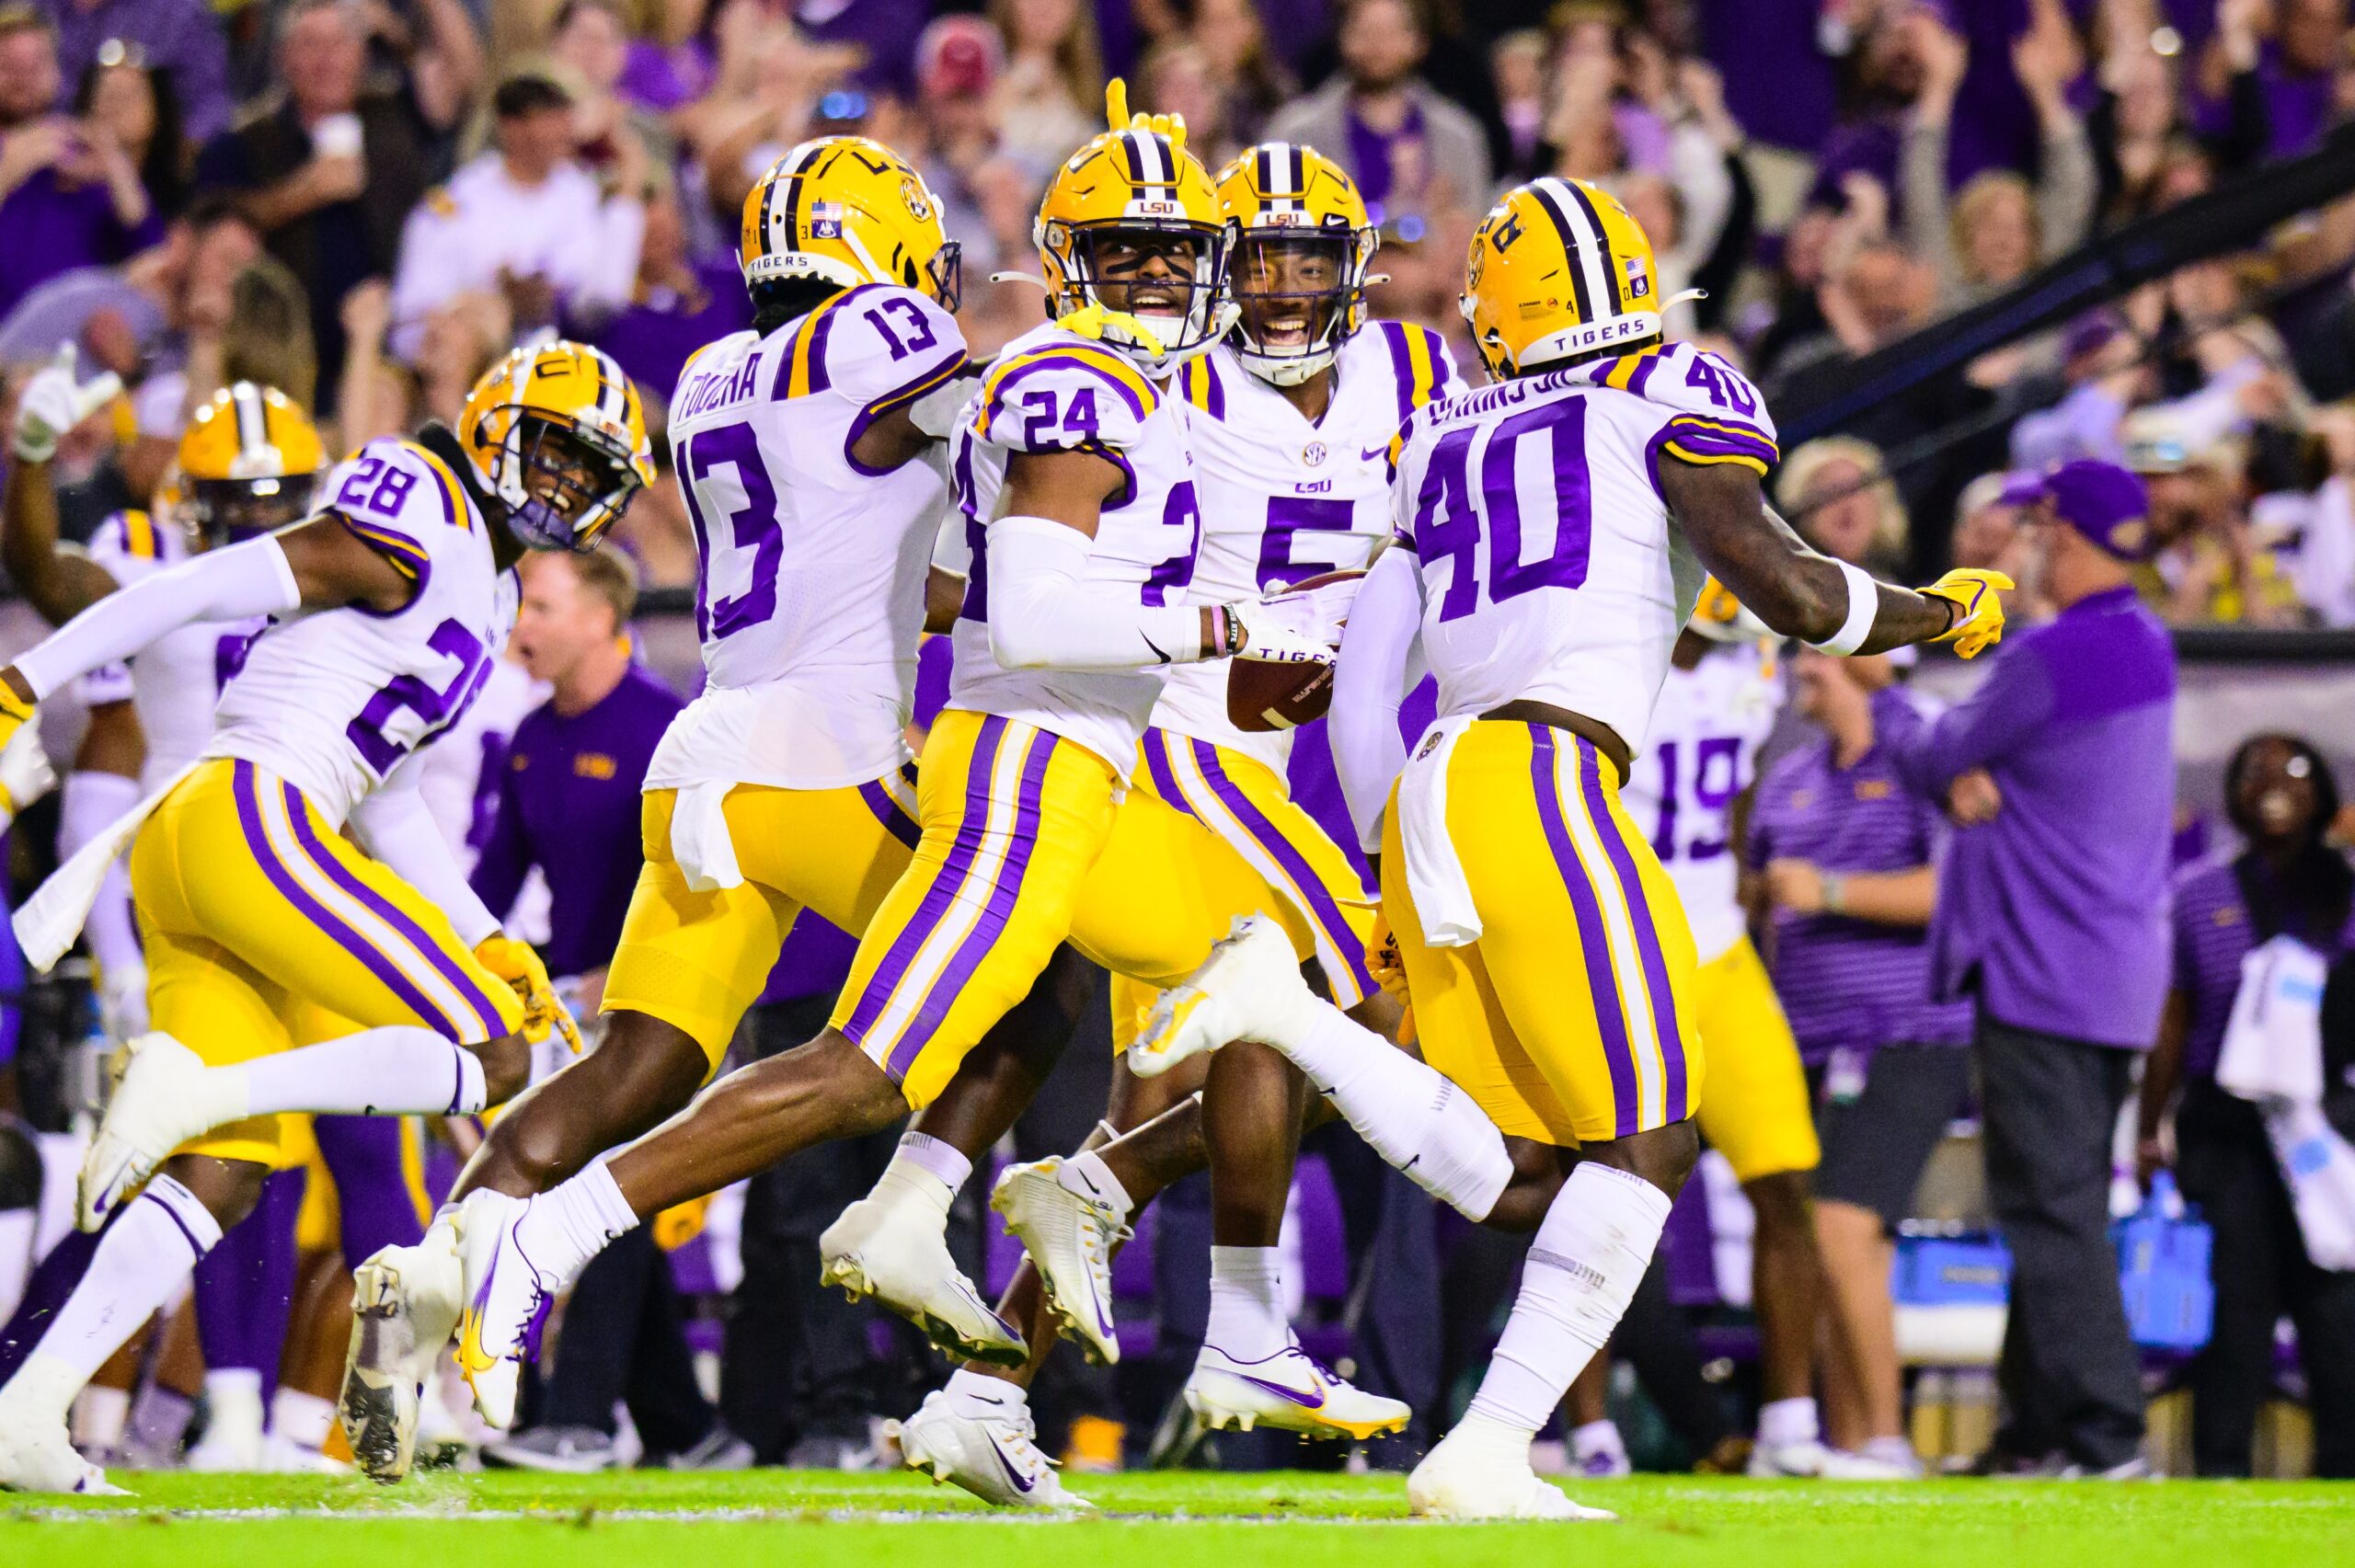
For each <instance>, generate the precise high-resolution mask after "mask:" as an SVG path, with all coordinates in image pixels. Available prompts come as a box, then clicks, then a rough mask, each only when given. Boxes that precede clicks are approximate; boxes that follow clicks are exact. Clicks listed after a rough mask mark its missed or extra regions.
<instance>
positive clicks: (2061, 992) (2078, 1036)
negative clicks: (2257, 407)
mask: <svg viewBox="0 0 2355 1568" xmlns="http://www.w3.org/2000/svg"><path fill="white" fill-rule="evenodd" d="M2020 499H2022V500H2023V501H2025V502H2028V503H2029V504H2032V506H2033V508H2034V510H2033V512H2032V516H2033V518H2034V521H2033V523H2032V525H2031V526H2032V527H2034V529H2035V530H2036V532H2037V535H2038V544H2039V553H2040V555H2041V556H2042V560H2043V570H2042V573H2041V576H2042V579H2043V583H2044V588H2045V590H2046V592H2047V593H2048V594H2050V595H2051V600H2052V602H2053V604H2054V605H2055V606H2056V607H2057V608H2058V611H2059V613H2057V614H2056V615H2055V616H2054V617H2053V618H2052V619H2051V621H2048V622H2046V623H2044V624H2041V625H2036V626H2029V627H2026V628H2023V629H2020V630H2017V631H2015V632H2014V633H2013V634H2012V635H2011V636H2010V638H2009V639H2008V640H2007V641H2005V644H2004V646H2003V647H2001V648H2000V649H1999V650H1997V652H1996V654H1995V656H1994V658H1993V659H1992V660H1991V664H1992V668H1991V669H1990V670H1988V672H1987V676H1986V679H1985V680H1984V681H1983V682H1982V684H1981V685H1980V687H1979V688H1978V690H1977V691H1975V692H1972V693H1971V695H1970V698H1969V699H1968V700H1967V701H1965V702H1963V703H1962V704H1960V705H1959V706H1957V707H1955V708H1953V709H1951V710H1950V711H1948V712H1947V713H1946V714H1945V715H1942V716H1940V717H1939V718H1938V719H1936V721H1934V722H1933V723H1931V724H1929V725H1926V726H1924V727H1922V729H1921V730H1920V731H1919V732H1917V733H1916V734H1914V735H1913V736H1910V737H1901V736H1891V737H1890V738H1888V739H1887V741H1886V742H1885V743H1886V744H1888V745H1889V747H1890V750H1891V751H1892V752H1893V753H1894V757H1893V760H1894V761H1895V762H1896V764H1897V768H1898V773H1899V774H1900V776H1901V777H1902V778H1903V779H1904V781H1905V783H1906V784H1907V785H1908V786H1909V787H1911V788H1912V789H1913V791H1914V792H1915V793H1917V794H1920V795H1926V796H1929V797H1930V798H1933V799H1942V800H1944V801H1946V803H1947V813H1948V815H1949V817H1950V818H1952V819H1953V820H1954V821H1955V822H1956V824H1957V825H1958V828H1959V831H1958V832H1957V833H1956V834H1955V836H1954V841H1953V844H1952V847H1951V848H1950V850H1949V851H1948V853H1947V858H1946V861H1945V863H1944V865H1943V866H1942V868H1941V871H1940V876H1939V881H1938V904H1937V910H1936V914H1935V915H1934V916H1933V917H1932V919H1931V922H1930V951H1931V957H1932V964H1933V970H1932V972H1933V977H1934V981H1935V985H1936V990H1935V992H1934V994H1936V995H1938V996H1940V997H1945V998H1954V997H1964V996H1968V997H1970V998H1971V999H1973V1000H1974V1001H1976V1003H1977V1028H1976V1045H1977V1053H1978V1058H1979V1067H1980V1080H1981V1094H1982V1101H1983V1112H1984V1119H1985V1126H1986V1137H1987V1186H1988V1194H1989V1196H1990V1198H1991V1199H1992V1200H1993V1206H1994V1208H1995V1213H1996V1218H1997V1220H1998V1222H1999V1223H2000V1224H2001V1226H2002V1228H2003V1231H2004V1237H2005V1241H2006V1242H2009V1243H2010V1245H2011V1249H2012V1257H2013V1276H2012V1289H2011V1310H2010V1317H2009V1321H2008V1322H2007V1325H2006V1328H2005V1340H2004V1355H2003V1358H2002V1361H2001V1362H2000V1364H1999V1366H1998V1368H1997V1374H1996V1375H1997V1380H1998V1383H1999V1385H2000V1387H2001V1389H2002V1391H2003V1394H2004V1398H2005V1404H2006V1406H2007V1411H2006V1419H2005V1423H2004V1425H2002V1426H2001V1427H2000V1428H1999V1429H1998V1430H1997V1432H1996V1434H1995V1440H1994V1446H1993V1448H1992V1449H1991V1450H1990V1452H1989V1453H1988V1454H1987V1455H1986V1456H1984V1459H1985V1461H1986V1463H1987V1464H1988V1466H1990V1467H1991V1468H1994V1469H2003V1470H2008V1469H2012V1468H2015V1467H2019V1466H2032V1467H2044V1466H2051V1467H2054V1468H2060V1469H2067V1468H2074V1469H2075V1470H2076V1471H2079V1472H2080V1473H2089V1474H2117V1475H2127V1474H2133V1473H2138V1470H2137V1467H2140V1466H2141V1465H2142V1463H2143V1461H2142V1457H2141V1448H2142V1425H2143V1424H2142V1372H2141V1368H2140V1365H2139V1363H2138V1362H2137V1361H2136V1359H2135V1354H2134V1345H2133V1342H2132V1340H2131V1339H2130V1338H2129V1337H2128V1334H2127V1328H2126V1314H2125V1310H2124V1306H2123V1304H2122V1302H2121V1301H2120V1299H2119V1291H2118V1258H2117V1254H2116V1253H2115V1251H2114V1250H2113V1249H2112V1247H2111V1246H2110V1242H2109V1174H2110V1166H2109V1144H2110V1135H2111V1131H2112V1129H2113V1128H2114V1127H2116V1125H2117V1121H2118V1113H2119V1106H2120V1105H2121V1104H2124V1101H2125V1095H2126V1088H2127V1083H2128V1081H2129V1079H2130V1078H2131V1075H2132V1070H2133V1065H2134V1058H2135V1055H2136V1054H2137V1053H2138V1052H2140V1051H2142V1050H2144V1049H2147V1048H2148V1047H2149V1045H2150V1043H2151V1040H2152V1038H2153V1037H2154V1035H2155V1034H2156V1032H2157V1028H2158V1022H2159V1013H2160V1009H2161V1007H2162V1005H2163V1004H2164V1002H2165V996H2166V987H2167V929H2166V910H2167V883H2168V871H2169V860H2168V849H2169V843H2170V840H2171V836H2172V828H2173V819H2174V806H2175V799H2174V796H2175V752H2174V744H2173V741H2174V733H2173V732H2174V707H2175V684H2176V678H2175V648H2174V646H2173V644H2172V643H2171V642H2170V641H2169V639H2168V636H2167V633H2166V628H2165V626H2163V625H2162V624H2160V623H2159V620H2158V618H2157V617H2156V616H2154V615H2153V614H2152V613H2151V612H2149V611H2148V610H2146V609H2144V608H2143V607H2142V603H2141V602H2140V601H2138V600H2137V598H2136V597H2135V592H2134V583H2133V578H2132V577H2131V568H2132V567H2133V565H2134V564H2135V563H2136V562H2137V561H2138V560H2140V559H2141V558H2142V555H2144V553H2145V551H2146V550H2147V547H2148V544H2149V537H2150V522H2149V516H2148V514H2149V509H2150V503H2149V499H2148V498H2147V497H2146V496H2145V495H2144V493H2143V489H2142V482H2141V481H2140V480H2139V479H2137V478H2135V477H2134V476H2133V475H2131V474H2129V473H2127V472H2126V471H2125V470H2123V469H2121V468H2118V467H2115V466H2113V465H2111V464H2105V463H2096V462H2091V461H2082V462H2077V463H2072V464H2065V465H2063V466H2062V467H2061V468H2059V469H2057V470H2055V471H2054V472H2053V473H2052V474H2051V475H2047V476H2045V477H2044V478H2042V479H2040V480H2039V481H2037V482H2036V484H2035V486H2034V488H2033V493H2032V494H2030V495H2023V496H2021V497H2020Z"/></svg>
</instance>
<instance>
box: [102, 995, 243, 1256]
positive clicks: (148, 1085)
mask: <svg viewBox="0 0 2355 1568" xmlns="http://www.w3.org/2000/svg"><path fill="white" fill-rule="evenodd" d="M123 1049H124V1051H125V1053H126V1057H125V1060H126V1063H127V1065H126V1066H125V1067H124V1069H123V1074H122V1082H121V1083H119V1084H117V1085H116V1086H115V1091H114V1093H113V1094H112V1095H111V1096H110V1097H109V1099H108V1101H107V1111H106V1115H105V1116H103V1117H101V1118H100V1119H99V1121H98V1136H96V1137H95V1138H93V1139H91V1140H90V1150H89V1152H88V1153H86V1154H85V1155H83V1156H82V1179H81V1183H80V1192H79V1198H78V1203H77V1206H76V1207H77V1212H76V1215H75V1219H76V1221H77V1222H78V1223H79V1224H80V1225H81V1227H82V1229H83V1230H97V1229H98V1227H99V1226H101V1225H103V1224H105V1223H106V1219H107V1216H108V1215H109V1214H111V1213H113V1212H114V1211H115V1209H116V1208H117V1207H120V1206H121V1203H122V1200H123V1199H124V1198H125V1197H128V1196H131V1195H132V1194H134V1193H136V1192H137V1191H138V1190H139V1189H140V1188H142V1187H144V1186H145V1185H147V1182H148V1179H149V1178H150V1177H152V1176H154V1175H155V1171H156V1169H157V1167H159V1166H161V1165H162V1164H163V1162H165V1161H167V1160H168V1159H170V1158H171V1157H172V1150H175V1149H178V1147H179V1146H180V1145H181V1144H183V1143H186V1142H187V1141H188V1140H189V1139H191V1138H196V1137H199V1136H201V1135H202V1134H204V1133H208V1132H211V1131H212V1130H213V1128H214V1127H219V1126H221V1125H222V1124H223V1123H224V1122H231V1121H235V1120H236V1119H237V1117H238V1116H240V1115H242V1114H243V1112H242V1111H241V1110H240V1109H239V1108H238V1107H237V1106H236V1104H233V1103H232V1101H231V1096H230V1093H229V1092H228V1086H227V1085H225V1084H224V1082H223V1081H222V1076H221V1075H217V1074H215V1073H214V1072H213V1070H212V1069H211V1068H209V1067H207V1066H205V1065H204V1062H203V1060H202V1059H201V1058H199V1057H198V1056H197V1054H196V1053H195V1052H194V1051H192V1050H190V1049H189V1048H188V1047H186V1046H184V1045H181V1044H180V1043H179V1042H178V1040H175V1039H173V1038H172V1037H171V1036H169V1035H167V1034H164V1033H162V1032H160V1031H157V1032H155V1033H150V1034H145V1035H142V1036H139V1037H138V1038H137V1039H135V1040H132V1042H131V1043H130V1044H129V1045H127V1046H126V1047H123Z"/></svg>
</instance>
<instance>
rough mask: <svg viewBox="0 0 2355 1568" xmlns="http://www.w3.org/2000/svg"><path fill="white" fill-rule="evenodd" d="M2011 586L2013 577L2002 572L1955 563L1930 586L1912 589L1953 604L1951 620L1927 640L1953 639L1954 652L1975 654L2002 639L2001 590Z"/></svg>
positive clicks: (1976, 655) (1970, 656)
mask: <svg viewBox="0 0 2355 1568" xmlns="http://www.w3.org/2000/svg"><path fill="white" fill-rule="evenodd" d="M2011 586H2012V579H2011V578H2007V577H2005V575H2004V574H2003V573H2001V572H1991V571H1985V570H1982V569H1981V568H1979V567H1956V568H1955V569H1954V570H1953V571H1950V572H1948V573H1947V575H1946V576H1944V577H1942V578H1939V579H1938V580H1937V581H1936V582H1934V583H1932V584H1931V585H1930V586H1929V587H1927V588H1917V589H1914V590H1913V591H1914V592H1916V593H1918V594H1920V595H1921V596H1922V597H1923V598H1924V599H1943V600H1945V601H1947V603H1949V604H1951V605H1953V606H1954V607H1955V616H1954V624H1953V625H1951V626H1948V627H1947V629H1946V632H1945V635H1941V636H1936V637H1932V638H1931V639H1930V640H1931V641H1932V642H1934V643H1952V644H1954V651H1955V652H1956V653H1958V654H1959V655H1961V656H1962V657H1963V658H1977V657H1978V655H1979V653H1980V652H1981V650H1982V649H1984V648H1986V647H1990V646H1992V645H1993V644H1994V643H1997V642H2000V641H2002V640H2003V635H2004V600H2003V590H2004V589H2008V588H2010V587H2011Z"/></svg>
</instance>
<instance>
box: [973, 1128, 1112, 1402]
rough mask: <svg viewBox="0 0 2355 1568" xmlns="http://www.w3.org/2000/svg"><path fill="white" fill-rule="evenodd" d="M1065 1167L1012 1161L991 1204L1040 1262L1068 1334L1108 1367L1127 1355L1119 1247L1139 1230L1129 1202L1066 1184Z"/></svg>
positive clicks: (1049, 1299) (1058, 1162) (1049, 1161)
mask: <svg viewBox="0 0 2355 1568" xmlns="http://www.w3.org/2000/svg"><path fill="white" fill-rule="evenodd" d="M1062 1176H1063V1161H1062V1160H1060V1159H1056V1158H1052V1157H1050V1158H1048V1159H1045V1160H1040V1161H1035V1162H1031V1163H1029V1164H1024V1165H1008V1166H1007V1167H1006V1168H1005V1173H1004V1174H1002V1175H1000V1176H999V1177H998V1179H997V1185H996V1187H995V1188H994V1189H993V1190H992V1191H991V1193H990V1207H992V1208H994V1209H995V1210H997V1212H998V1213H999V1214H1001V1215H1003V1216H1005V1226H1006V1229H1007V1230H1011V1231H1013V1232H1014V1233H1015V1235H1016V1236H1017V1237H1018V1238H1020V1240H1021V1242H1022V1250H1023V1251H1024V1252H1026V1253H1028V1254H1029V1255H1030V1261H1031V1262H1032V1263H1033V1264H1035V1265H1038V1268H1039V1278H1040V1283H1041V1284H1043V1285H1044V1286H1045V1287H1046V1291H1047V1305H1048V1306H1049V1307H1050V1308H1051V1309H1052V1310H1053V1311H1054V1314H1055V1318H1056V1321H1057V1322H1060V1323H1061V1324H1062V1325H1063V1332H1064V1333H1067V1334H1069V1335H1070V1336H1071V1337H1072V1338H1074V1339H1076V1340H1078V1341H1079V1343H1080V1347H1081V1348H1082V1349H1084V1350H1085V1351H1086V1352H1087V1358H1088V1359H1089V1360H1090V1361H1093V1362H1096V1363H1097V1365H1099V1366H1109V1365H1111V1364H1112V1363H1113V1362H1116V1361H1118V1360H1119V1359H1120V1335H1119V1334H1118V1333H1116V1332H1114V1330H1113V1327H1112V1249H1113V1248H1114V1247H1116V1246H1118V1245H1120V1243H1121V1242H1125V1241H1127V1240H1128V1239H1129V1238H1130V1237H1131V1236H1132V1235H1134V1234H1136V1232H1135V1231H1134V1230H1132V1229H1131V1228H1130V1225H1129V1223H1128V1219H1129V1216H1128V1211H1127V1210H1126V1209H1125V1208H1122V1207H1119V1206H1117V1205H1115V1204H1113V1203H1111V1202H1109V1201H1108V1200H1106V1199H1104V1198H1101V1197H1097V1196H1090V1195H1089V1194H1087V1193H1084V1192H1081V1191H1079V1190H1077V1189H1076V1188H1074V1187H1072V1186H1069V1185H1065V1184H1064V1183H1063V1180H1062ZM1074 1179H1076V1178H1074Z"/></svg>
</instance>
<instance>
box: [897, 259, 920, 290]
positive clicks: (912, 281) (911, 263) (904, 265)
mask: <svg viewBox="0 0 2355 1568" xmlns="http://www.w3.org/2000/svg"><path fill="white" fill-rule="evenodd" d="M900 281H901V282H902V283H904V284H906V285H907V286H908V287H909V288H911V289H913V288H915V287H916V286H917V285H918V284H919V283H920V282H921V281H922V280H921V278H920V277H919V276H918V274H917V272H916V261H915V258H914V257H913V256H903V257H902V258H900Z"/></svg>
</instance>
